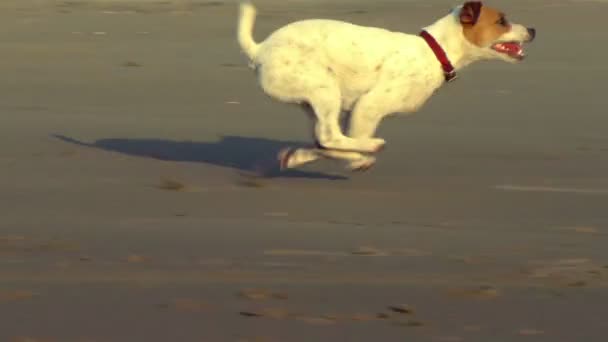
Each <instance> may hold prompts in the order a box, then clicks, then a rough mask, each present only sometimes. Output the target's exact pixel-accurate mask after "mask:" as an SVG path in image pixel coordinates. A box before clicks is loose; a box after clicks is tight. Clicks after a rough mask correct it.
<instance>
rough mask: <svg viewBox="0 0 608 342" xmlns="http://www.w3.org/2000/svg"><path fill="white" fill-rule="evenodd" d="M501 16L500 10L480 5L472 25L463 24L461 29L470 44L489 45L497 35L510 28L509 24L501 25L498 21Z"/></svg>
mask: <svg viewBox="0 0 608 342" xmlns="http://www.w3.org/2000/svg"><path fill="white" fill-rule="evenodd" d="M463 10H464V7H463ZM502 16H503V14H502V12H500V11H499V10H497V9H494V8H491V7H487V6H483V7H481V9H480V12H479V16H478V18H477V20H476V22H475V24H474V25H471V24H463V26H462V31H463V33H464V36H465V38H466V39H467V40H468V41H469V42H470V43H471V44H474V45H477V46H479V47H485V46H488V45H490V44H491V43H492V42H494V41H496V40H497V39H498V37H500V36H502V35H503V34H505V33H507V32H509V30H511V28H510V26H503V25H500V24H499V23H498V22H499V21H500V18H501V17H502ZM461 20H462V13H461Z"/></svg>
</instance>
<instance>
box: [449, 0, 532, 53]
mask: <svg viewBox="0 0 608 342" xmlns="http://www.w3.org/2000/svg"><path fill="white" fill-rule="evenodd" d="M453 14H454V15H455V16H456V18H457V20H459V21H460V24H461V25H462V30H463V34H464V37H465V38H466V40H467V41H468V42H469V43H471V48H472V49H473V50H474V51H473V53H474V54H475V55H477V57H478V58H481V59H500V60H505V61H507V62H512V63H514V62H518V61H521V60H523V59H524V57H525V52H524V43H528V42H531V41H532V40H534V37H535V36H536V30H535V29H533V28H527V27H525V26H523V25H520V24H515V23H512V22H510V21H509V19H507V17H506V15H505V14H504V13H503V12H501V11H499V10H497V9H494V8H491V7H488V6H485V5H483V4H482V3H481V1H467V2H465V3H464V4H463V5H461V6H459V7H457V8H455V9H454V13H453Z"/></svg>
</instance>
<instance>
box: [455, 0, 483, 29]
mask: <svg viewBox="0 0 608 342" xmlns="http://www.w3.org/2000/svg"><path fill="white" fill-rule="evenodd" d="M481 6H483V5H482V3H481V1H467V2H465V3H464V5H462V9H461V10H460V23H461V24H463V25H475V24H476V23H477V20H478V19H479V15H480V14H481Z"/></svg>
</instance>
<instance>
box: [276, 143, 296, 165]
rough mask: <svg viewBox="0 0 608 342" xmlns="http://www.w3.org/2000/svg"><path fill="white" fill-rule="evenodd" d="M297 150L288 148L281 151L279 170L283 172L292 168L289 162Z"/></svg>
mask: <svg viewBox="0 0 608 342" xmlns="http://www.w3.org/2000/svg"><path fill="white" fill-rule="evenodd" d="M296 150H297V149H295V148H292V147H287V148H284V149H282V150H281V151H279V153H278V154H277V159H278V161H279V168H280V169H281V170H286V169H289V168H290V164H289V161H290V159H291V157H292V156H293V154H294V153H295V152H296Z"/></svg>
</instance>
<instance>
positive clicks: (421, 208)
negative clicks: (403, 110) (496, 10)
mask: <svg viewBox="0 0 608 342" xmlns="http://www.w3.org/2000/svg"><path fill="white" fill-rule="evenodd" d="M254 3H255V4H256V5H257V7H258V11H259V16H258V20H257V24H256V30H255V37H256V39H257V40H262V39H263V38H264V37H265V36H266V35H267V34H268V33H269V32H271V31H272V30H274V29H276V28H278V27H279V26H281V25H284V24H286V23H288V22H291V21H293V20H298V19H304V18H314V17H324V18H332V19H340V20H346V21H350V22H354V23H358V24H362V25H370V26H380V27H384V28H387V29H392V30H399V31H404V32H417V30H418V29H419V28H420V27H422V26H425V25H427V24H429V23H431V22H432V21H434V20H435V19H436V18H438V17H439V16H442V15H444V13H446V12H447V11H448V9H449V8H450V7H451V6H452V5H454V3H453V2H450V1H444V0H441V1H432V2H428V1H421V0H412V1H390V0H382V1H380V2H374V3H372V2H371V1H362V0H340V1H331V2H330V1H321V0H311V1H304V0H298V1H279V0H260V1H255V2H254ZM493 5H495V6H496V7H500V8H501V9H503V10H504V11H505V12H506V13H508V14H509V16H510V17H511V18H512V19H513V20H514V21H517V22H521V23H524V24H526V25H529V26H534V27H536V29H537V30H538V36H537V39H536V41H535V42H534V44H532V45H530V46H529V47H528V54H529V57H528V58H527V60H526V61H524V62H523V63H521V64H519V65H511V64H506V63H501V62H487V63H480V64H475V65H472V66H471V67H469V68H467V69H466V70H464V71H462V72H461V73H460V78H459V79H458V80H457V81H455V82H453V83H450V84H448V85H446V86H445V87H444V88H442V89H441V90H440V91H439V92H438V93H437V94H436V95H435V96H434V97H433V98H432V99H431V100H430V102H429V103H428V104H427V105H425V106H424V107H423V109H422V110H421V111H420V112H418V113H416V114H415V115H412V116H408V117H392V118H389V119H388V120H386V121H384V122H383V123H382V126H381V127H380V130H379V133H378V135H379V136H381V137H383V138H385V139H386V140H387V142H388V144H387V148H386V150H385V151H383V152H382V154H381V155H380V157H379V161H378V163H377V164H376V166H375V167H374V168H373V169H371V170H369V171H368V172H366V173H351V172H349V171H347V170H345V169H344V165H342V164H339V163H336V162H334V161H329V160H326V161H321V162H319V163H315V164H312V165H309V166H306V167H305V168H302V169H300V170H292V171H288V172H278V171H277V170H271V172H270V173H269V174H268V175H267V177H266V178H251V177H248V176H247V174H248V173H249V172H251V171H252V170H255V169H256V167H257V166H258V165H260V163H268V162H270V161H272V160H273V158H274V156H275V154H276V153H277V151H278V150H279V149H281V148H282V147H285V146H289V145H298V144H308V143H310V132H309V122H308V118H307V117H306V116H305V115H303V113H302V112H301V111H300V110H299V109H298V108H294V107H292V106H288V105H284V104H279V103H276V102H274V101H272V100H270V99H269V98H267V97H266V96H265V95H264V94H263V93H262V91H261V90H260V89H259V88H258V86H257V84H256V81H255V77H254V74H253V72H252V71H251V70H250V69H248V68H247V65H246V60H245V58H244V56H243V55H242V54H241V53H240V51H239V49H238V46H237V43H236V40H235V25H236V15H237V5H236V3H234V2H223V1H186V0H184V1H151V0H140V1H134V0H133V1H126V0H120V1H119V0H107V1H93V0H89V1H86V0H83V1H50V0H48V1H16V0H5V1H3V2H2V5H0V27H1V29H0V46H1V47H0V51H1V56H2V57H1V58H0V75H2V77H1V78H0V94H2V101H1V102H0V115H1V118H2V119H1V126H0V127H1V128H0V131H1V132H2V142H3V143H2V144H1V145H0V170H1V172H2V177H0V217H1V219H0V341H8V342H26V341H27V342H48V341H54V342H72V341H74V342H85V341H88V342H93V341H95V342H123V341H124V342H135V341H146V342H152V341H175V342H177V341H179V342H182V341H183V342H189V341H208V342H223V341H234V342H237V341H238V342H245V341H247V342H254V341H255V342H300V341H306V342H311V341H383V342H384V341H431V342H459V341H463V342H465V341H479V342H502V341H509V342H510V341H550V342H561V341H564V342H575V341H584V342H595V341H597V342H603V341H606V339H607V331H608V329H607V328H606V322H605V317H606V315H607V314H608V248H606V245H607V243H608V136H607V135H606V132H607V129H608V116H607V115H606V95H605V93H606V90H605V84H604V83H605V76H607V75H608V66H607V65H606V62H605V61H606V59H607V58H608V48H607V47H606V46H605V44H604V42H606V41H608V40H607V39H608V31H606V29H605V23H604V17H605V14H606V13H608V3H606V2H599V1H565V0H559V1H549V0H538V1H523V0H522V1H508V2H507V1H502V2H495V3H493Z"/></svg>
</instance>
